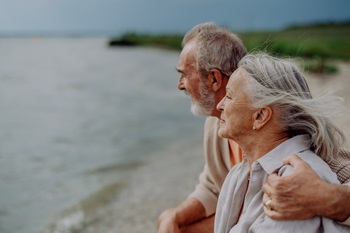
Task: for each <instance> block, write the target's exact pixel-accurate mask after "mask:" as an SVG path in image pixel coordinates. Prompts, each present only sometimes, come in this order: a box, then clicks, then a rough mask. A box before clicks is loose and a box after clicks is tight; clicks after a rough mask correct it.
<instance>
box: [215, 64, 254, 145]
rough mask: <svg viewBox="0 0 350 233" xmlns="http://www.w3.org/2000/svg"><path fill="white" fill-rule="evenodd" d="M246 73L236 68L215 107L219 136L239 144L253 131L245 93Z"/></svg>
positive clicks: (251, 117) (251, 115) (250, 109)
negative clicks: (223, 95)
mask: <svg viewBox="0 0 350 233" xmlns="http://www.w3.org/2000/svg"><path fill="white" fill-rule="evenodd" d="M246 75H247V74H246V72H245V70H244V69H243V68H238V69H237V70H236V71H235V72H234V73H233V74H232V75H231V77H230V79H229V82H228V83H227V85H226V96H225V97H224V98H223V99H222V100H221V101H220V103H219V104H218V105H217V109H218V110H219V111H221V117H220V129H219V132H218V134H219V136H220V137H223V138H229V139H232V140H235V141H236V142H239V141H240V140H241V139H242V138H243V137H245V136H248V135H249V134H250V132H252V130H253V119H254V117H253V114H254V112H255V110H254V109H252V108H251V107H250V106H251V104H250V99H249V97H248V95H247V94H246V91H245V85H246V80H245V78H246Z"/></svg>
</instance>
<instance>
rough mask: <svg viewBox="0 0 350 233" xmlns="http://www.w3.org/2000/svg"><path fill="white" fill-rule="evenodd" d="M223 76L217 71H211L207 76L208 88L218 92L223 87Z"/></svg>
mask: <svg viewBox="0 0 350 233" xmlns="http://www.w3.org/2000/svg"><path fill="white" fill-rule="evenodd" d="M223 78H224V76H223V74H222V73H221V72H220V70H218V69H211V70H210V71H209V74H208V78H207V80H208V82H209V86H210V87H211V89H212V90H213V91H215V92H216V91H218V90H219V89H220V88H221V86H222V85H223Z"/></svg>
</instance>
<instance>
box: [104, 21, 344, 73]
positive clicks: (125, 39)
mask: <svg viewBox="0 0 350 233" xmlns="http://www.w3.org/2000/svg"><path fill="white" fill-rule="evenodd" d="M237 34H238V35H239V36H240V38H241V39H242V40H243V42H244V44H245V45H246V47H247V49H248V51H249V52H252V51H265V52H268V53H270V54H273V55H275V56H282V57H286V56H287V57H302V58H306V59H308V60H310V61H311V63H310V64H309V65H307V66H306V67H305V68H306V70H309V71H312V72H336V71H337V69H336V67H332V66H329V65H328V64H327V61H328V60H330V59H341V60H349V59H350V22H343V23H332V22H331V23H322V24H312V25H303V26H292V27H289V28H287V29H285V30H281V31H270V32H241V33H240V32H237ZM182 37H183V35H156V36H151V35H140V34H135V33H128V34H125V35H123V36H122V37H120V38H114V39H111V40H110V43H109V44H110V45H111V46H114V45H133V46H135V45H142V46H155V47H161V48H167V49H174V50H180V49H181V40H182Z"/></svg>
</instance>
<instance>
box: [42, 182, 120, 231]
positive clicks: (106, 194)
mask: <svg viewBox="0 0 350 233" xmlns="http://www.w3.org/2000/svg"><path fill="white" fill-rule="evenodd" d="M124 186H125V184H124V183H115V184H111V185H108V186H105V187H104V188H102V189H101V190H99V191H98V192H96V193H94V194H92V195H91V196H89V197H87V198H86V199H84V200H82V201H81V202H80V203H79V204H77V205H75V206H72V207H71V208H69V209H67V210H64V211H63V212H62V213H61V214H59V215H58V216H57V217H56V218H55V219H54V221H53V223H51V224H50V225H49V226H48V227H47V228H46V229H44V231H43V232H42V233H76V232H80V231H81V230H83V229H84V228H85V227H86V226H88V225H90V224H92V223H93V222H95V221H98V218H99V215H98V212H99V210H103V207H105V206H106V205H107V204H108V203H109V202H110V201H111V200H112V199H113V198H114V197H115V196H116V193H117V192H118V191H119V190H120V189H122V188H123V187H124Z"/></svg>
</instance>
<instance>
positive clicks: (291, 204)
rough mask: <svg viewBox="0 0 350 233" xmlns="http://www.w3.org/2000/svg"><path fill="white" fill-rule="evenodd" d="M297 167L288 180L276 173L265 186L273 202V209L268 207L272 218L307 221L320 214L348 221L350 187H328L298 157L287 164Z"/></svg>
mask: <svg viewBox="0 0 350 233" xmlns="http://www.w3.org/2000/svg"><path fill="white" fill-rule="evenodd" d="M283 162H284V163H285V164H290V165H292V166H293V167H294V172H293V173H292V174H291V175H289V176H285V177H279V176H277V175H276V174H272V175H270V176H269V177H268V179H267V182H266V184H265V185H264V187H263V191H264V193H265V194H264V197H263V202H264V203H265V202H266V201H267V200H268V199H271V204H270V206H271V210H268V209H267V208H264V210H265V213H266V215H267V216H269V217H270V218H272V219H276V220H288V219H307V218H311V217H313V216H316V215H321V216H324V217H327V218H332V219H335V220H338V221H344V220H346V219H347V218H348V217H349V216H350V187H349V186H347V185H334V184H328V183H326V182H324V181H323V180H321V178H320V177H319V176H318V175H317V174H316V173H315V172H314V171H313V170H312V168H311V167H310V166H309V165H308V164H307V163H306V162H304V161H303V160H301V159H300V158H299V157H298V156H297V155H291V156H290V157H288V158H287V159H285V160H284V161H283Z"/></svg>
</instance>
